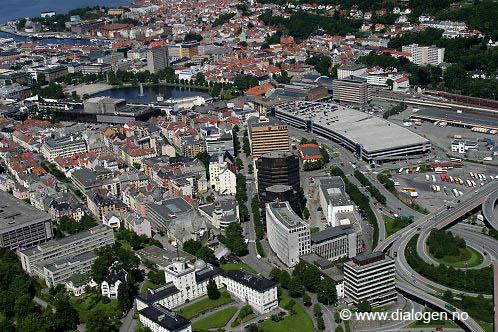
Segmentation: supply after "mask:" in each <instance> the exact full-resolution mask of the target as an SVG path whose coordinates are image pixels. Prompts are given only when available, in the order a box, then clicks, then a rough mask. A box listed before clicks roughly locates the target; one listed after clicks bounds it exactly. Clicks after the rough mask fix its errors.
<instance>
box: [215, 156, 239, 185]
mask: <svg viewBox="0 0 498 332" xmlns="http://www.w3.org/2000/svg"><path fill="white" fill-rule="evenodd" d="M236 180H237V177H236V175H235V173H234V172H233V171H232V170H231V169H230V168H229V167H228V162H226V161H225V160H224V155H223V154H219V155H213V156H212V157H211V160H210V161H209V182H210V185H211V187H213V188H214V190H216V192H218V193H220V194H221V195H235V191H236V184H237V183H236Z"/></svg>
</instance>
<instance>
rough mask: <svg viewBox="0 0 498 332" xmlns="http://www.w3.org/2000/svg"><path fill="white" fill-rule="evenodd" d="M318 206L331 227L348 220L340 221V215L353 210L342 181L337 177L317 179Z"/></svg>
mask: <svg viewBox="0 0 498 332" xmlns="http://www.w3.org/2000/svg"><path fill="white" fill-rule="evenodd" d="M318 188H319V191H318V194H319V198H320V206H321V208H322V212H323V214H324V215H325V219H326V220H327V224H328V225H329V226H332V227H336V226H339V225H341V224H348V223H349V222H341V220H343V218H341V216H342V215H344V214H347V213H350V214H352V213H353V212H354V205H353V203H352V202H351V200H350V199H349V198H348V197H347V195H346V194H345V192H344V191H345V185H344V181H343V180H342V179H341V178H340V177H338V176H334V177H327V178H321V179H319V180H318Z"/></svg>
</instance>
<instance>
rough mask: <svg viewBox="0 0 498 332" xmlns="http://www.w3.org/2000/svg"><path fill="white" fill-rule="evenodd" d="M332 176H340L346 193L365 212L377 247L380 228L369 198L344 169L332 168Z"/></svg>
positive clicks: (373, 241) (374, 244)
mask: <svg viewBox="0 0 498 332" xmlns="http://www.w3.org/2000/svg"><path fill="white" fill-rule="evenodd" d="M330 174H331V175H332V176H340V177H341V178H342V180H343V181H344V184H345V185H346V193H347V194H348V196H349V198H351V200H352V201H353V202H354V203H355V204H356V205H357V206H358V207H359V208H360V209H361V210H362V211H363V213H364V214H365V217H366V219H367V221H368V222H369V223H370V225H371V226H372V229H373V232H372V245H373V247H375V246H376V244H377V241H379V226H378V225H377V217H376V216H375V213H374V212H373V211H372V208H371V207H370V201H369V199H368V197H367V196H365V195H364V194H363V193H362V192H361V191H360V190H359V189H358V187H357V186H355V185H354V184H353V183H351V182H350V181H349V180H348V178H347V177H346V175H345V174H344V172H343V171H342V169H340V168H339V167H337V166H332V167H331V168H330Z"/></svg>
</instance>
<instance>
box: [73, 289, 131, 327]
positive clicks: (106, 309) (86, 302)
mask: <svg viewBox="0 0 498 332" xmlns="http://www.w3.org/2000/svg"><path fill="white" fill-rule="evenodd" d="M70 302H71V304H72V305H73V306H74V307H75V308H76V310H77V311H78V312H79V314H80V320H81V322H82V323H84V322H86V321H87V320H88V317H89V315H90V312H91V311H93V310H97V311H100V312H103V313H104V314H105V315H107V316H108V317H121V316H122V311H121V310H120V309H119V308H118V301H117V300H111V301H110V302H109V303H104V301H103V299H102V297H101V296H100V295H97V294H85V295H83V296H81V297H79V298H78V297H71V298H70Z"/></svg>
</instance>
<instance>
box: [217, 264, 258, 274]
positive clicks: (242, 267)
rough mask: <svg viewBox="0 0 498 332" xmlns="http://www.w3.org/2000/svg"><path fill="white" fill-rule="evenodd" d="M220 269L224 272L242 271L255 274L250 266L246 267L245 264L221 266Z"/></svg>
mask: <svg viewBox="0 0 498 332" xmlns="http://www.w3.org/2000/svg"><path fill="white" fill-rule="evenodd" d="M220 268H222V269H223V270H225V271H232V270H239V269H244V270H246V271H248V272H252V273H257V272H256V270H255V269H253V268H252V267H251V266H249V265H247V264H246V263H229V264H221V265H220Z"/></svg>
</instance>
